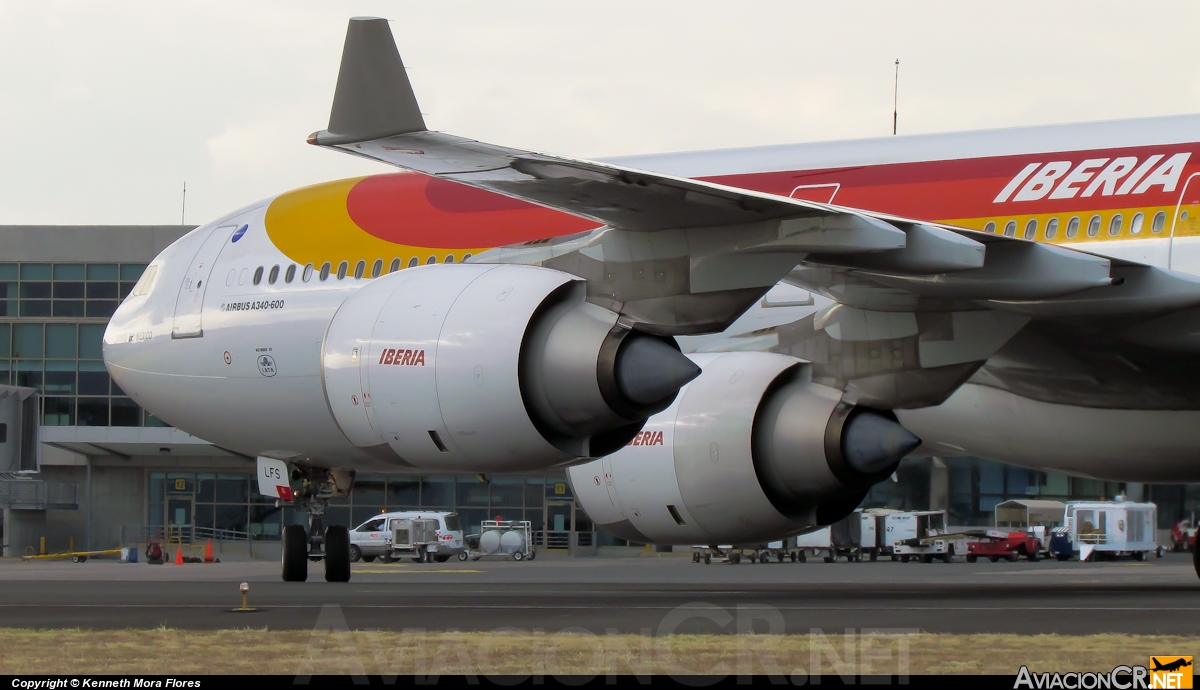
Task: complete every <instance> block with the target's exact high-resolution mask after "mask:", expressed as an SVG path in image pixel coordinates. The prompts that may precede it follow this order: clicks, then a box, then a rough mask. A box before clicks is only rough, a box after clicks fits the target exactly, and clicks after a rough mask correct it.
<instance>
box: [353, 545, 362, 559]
mask: <svg viewBox="0 0 1200 690" xmlns="http://www.w3.org/2000/svg"><path fill="white" fill-rule="evenodd" d="M361 560H363V555H362V549H360V548H358V546H356V545H354V544H351V545H350V562H351V563H358V562H359V561H361Z"/></svg>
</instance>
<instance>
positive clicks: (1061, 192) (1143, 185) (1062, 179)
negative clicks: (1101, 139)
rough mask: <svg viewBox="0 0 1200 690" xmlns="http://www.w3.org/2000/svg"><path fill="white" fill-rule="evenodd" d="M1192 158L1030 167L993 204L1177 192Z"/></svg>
mask: <svg viewBox="0 0 1200 690" xmlns="http://www.w3.org/2000/svg"><path fill="white" fill-rule="evenodd" d="M1191 155H1192V154H1191V153H1177V154H1175V155H1173V156H1171V157H1170V158H1167V159H1166V160H1165V161H1164V160H1163V158H1166V156H1165V155H1163V154H1156V155H1153V156H1150V157H1148V158H1146V159H1144V160H1138V158H1137V157H1136V156H1124V157H1119V158H1114V159H1108V158H1089V159H1088V160H1085V161H1082V162H1081V163H1078V164H1076V163H1074V162H1072V161H1050V162H1049V163H1045V164H1043V163H1040V162H1038V163H1030V164H1029V165H1027V166H1025V168H1024V169H1023V170H1021V172H1019V173H1017V176H1016V177H1014V178H1012V179H1011V180H1009V183H1008V184H1007V185H1005V186H1004V189H1002V190H1001V191H1000V193H999V194H998V195H997V196H996V198H995V200H993V202H992V203H995V204H1002V203H1004V202H1006V201H1008V200H1009V198H1010V197H1011V198H1012V200H1013V201H1038V200H1040V199H1044V198H1047V196H1048V197H1049V198H1050V199H1074V198H1075V196H1076V195H1079V196H1080V197H1090V196H1092V195H1093V194H1095V193H1097V192H1099V193H1100V195H1101V196H1112V195H1113V194H1117V195H1123V194H1145V193H1146V192H1148V191H1150V190H1151V188H1153V187H1161V188H1162V191H1164V192H1173V191H1175V187H1176V186H1177V185H1178V184H1179V178H1180V176H1181V175H1182V174H1183V170H1184V166H1186V165H1187V162H1188V158H1190V157H1191ZM1034 171H1037V172H1036V174H1035V172H1034ZM1013 192H1016V195H1014V194H1013Z"/></svg>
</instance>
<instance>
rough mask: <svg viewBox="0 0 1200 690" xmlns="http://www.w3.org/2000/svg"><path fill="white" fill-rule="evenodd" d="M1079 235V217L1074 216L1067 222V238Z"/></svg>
mask: <svg viewBox="0 0 1200 690" xmlns="http://www.w3.org/2000/svg"><path fill="white" fill-rule="evenodd" d="M1078 234H1079V216H1072V217H1071V220H1070V221H1068V222H1067V237H1074V236H1076V235H1078Z"/></svg>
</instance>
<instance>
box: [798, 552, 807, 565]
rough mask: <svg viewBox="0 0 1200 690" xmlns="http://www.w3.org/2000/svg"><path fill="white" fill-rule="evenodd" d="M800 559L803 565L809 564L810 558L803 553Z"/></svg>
mask: <svg viewBox="0 0 1200 690" xmlns="http://www.w3.org/2000/svg"><path fill="white" fill-rule="evenodd" d="M799 558H800V562H801V563H808V556H805V555H804V552H803V551H801V552H800V556H799Z"/></svg>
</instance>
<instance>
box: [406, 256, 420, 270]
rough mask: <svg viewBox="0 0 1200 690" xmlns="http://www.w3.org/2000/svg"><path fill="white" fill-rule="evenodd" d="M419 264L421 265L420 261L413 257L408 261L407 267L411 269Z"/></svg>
mask: <svg viewBox="0 0 1200 690" xmlns="http://www.w3.org/2000/svg"><path fill="white" fill-rule="evenodd" d="M419 263H421V260H420V259H418V258H417V257H415V256H414V257H413V258H411V259H409V260H408V267H409V268H412V267H413V266H416V265H417V264H419Z"/></svg>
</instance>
